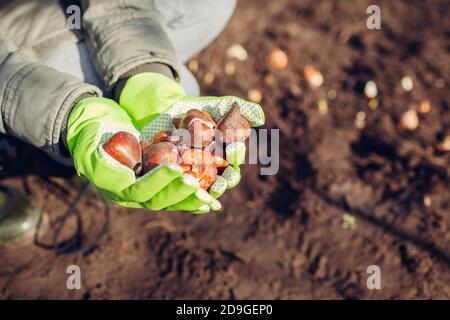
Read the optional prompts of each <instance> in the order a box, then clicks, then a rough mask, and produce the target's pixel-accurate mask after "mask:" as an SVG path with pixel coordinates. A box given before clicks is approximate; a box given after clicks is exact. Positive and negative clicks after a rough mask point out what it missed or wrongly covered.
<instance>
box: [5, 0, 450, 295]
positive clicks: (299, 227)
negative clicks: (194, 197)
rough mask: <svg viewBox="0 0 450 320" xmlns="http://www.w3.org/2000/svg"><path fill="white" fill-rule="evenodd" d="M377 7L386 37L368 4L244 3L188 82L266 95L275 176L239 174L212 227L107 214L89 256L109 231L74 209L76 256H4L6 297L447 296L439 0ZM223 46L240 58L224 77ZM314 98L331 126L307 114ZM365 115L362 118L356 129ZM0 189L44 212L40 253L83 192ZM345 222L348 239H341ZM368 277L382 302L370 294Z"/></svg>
mask: <svg viewBox="0 0 450 320" xmlns="http://www.w3.org/2000/svg"><path fill="white" fill-rule="evenodd" d="M377 2H378V4H379V5H380V6H381V9H382V30H373V31H372V30H367V29H366V26H365V21H366V18H367V14H366V8H367V6H368V5H369V4H372V3H373V1H366V0H364V1H363V0H362V1H351V2H350V1H316V0H302V1H287V0H284V1H256V0H253V1H249V0H246V1H240V2H239V5H238V8H237V12H236V14H235V16H234V17H233V18H232V20H231V22H230V24H229V25H228V27H227V28H226V30H225V31H224V33H223V34H222V35H221V36H220V37H219V39H217V40H216V41H215V42H214V43H213V44H212V45H211V46H210V47H209V48H207V49H206V50H205V51H204V52H202V53H201V54H200V55H199V56H198V57H197V59H198V61H199V63H200V68H199V70H198V72H197V76H198V77H199V79H204V76H205V74H206V73H207V72H213V73H214V74H215V80H214V82H212V83H209V84H207V83H205V82H204V81H202V87H203V88H204V93H205V94H211V95H224V94H230V93H231V94H234V95H238V96H244V97H245V96H246V94H247V91H248V90H249V89H252V88H257V89H259V90H261V91H262V92H263V101H262V105H263V106H264V109H265V111H266V114H267V124H266V127H267V128H279V129H280V130H281V134H280V154H281V163H280V171H279V173H278V174H277V175H275V176H268V177H265V176H260V175H259V174H258V170H259V168H258V167H257V166H252V165H247V166H245V167H244V168H243V170H242V171H243V179H242V182H241V183H240V185H239V186H238V187H237V188H236V189H234V190H232V191H228V192H227V193H226V195H224V196H223V197H222V203H223V206H224V208H225V209H224V210H223V212H221V213H219V214H210V215H201V216H194V215H189V214H185V213H165V212H157V213H152V212H146V211H143V210H131V209H124V208H120V207H113V208H112V210H111V225H110V229H109V232H108V235H107V236H106V237H105V238H104V239H103V240H102V241H101V243H100V245H99V247H98V248H97V249H96V250H95V251H93V252H91V253H89V254H86V255H83V254H82V253H81V252H80V251H79V250H76V249H77V248H78V247H79V244H80V243H82V244H86V243H89V242H90V241H92V239H93V237H95V235H96V234H97V233H98V231H99V229H100V228H101V226H102V223H103V221H104V216H103V215H102V210H103V204H102V202H100V201H98V199H97V198H96V196H95V193H93V192H92V191H91V192H89V196H87V197H84V198H83V200H82V202H81V203H80V205H79V206H78V209H77V211H76V213H77V214H78V216H79V217H80V220H81V221H82V236H81V238H79V239H76V240H78V241H75V243H74V250H73V252H68V253H66V254H59V255H57V254H55V253H54V252H53V251H52V250H48V249H45V248H43V247H40V246H37V245H32V244H27V243H19V244H16V245H14V246H7V247H3V248H0V261H1V263H0V298H13V299H14V298H54V299H80V298H84V299H89V298H90V299H103V298H107V299H125V298H137V299H140V298H152V299H158V298H160V299H174V298H177V299H181V298H185V299H186V298H188V299H196V298H201V299H206V298H219V299H222V298H224V299H228V298H236V299H246V298H252V299H259V298H262V299H271V298H280V299H316V298H317V299H324V298H328V299H342V298H360V299H380V298H418V299H421V298H435V299H437V298H446V299H448V298H450V287H449V283H450V272H449V271H450V250H449V242H450V232H449V226H450V223H449V212H450V192H449V190H450V181H449V174H450V172H449V165H450V153H439V152H437V151H436V149H435V147H436V145H437V144H438V143H439V142H440V140H441V139H442V138H443V137H444V136H445V135H449V134H450V110H449V95H448V87H447V85H448V83H449V82H450V58H449V54H450V52H449V51H450V47H449V45H448V43H449V37H450V20H449V19H448V16H447V15H448V12H450V7H449V2H448V1H445V0H443V1H437V0H436V1H431V0H430V1H419V0H418V1H408V2H406V1H377ZM233 43H241V44H242V45H243V46H244V47H245V48H246V49H247V51H248V53H249V58H248V60H247V61H245V62H235V63H236V66H237V68H236V74H235V75H234V76H227V75H226V74H225V73H224V71H223V70H224V66H225V63H226V62H227V61H229V60H227V58H226V56H225V51H226V49H227V48H228V47H229V46H230V45H231V44H233ZM275 46H278V47H280V48H281V49H283V50H285V51H286V53H287V54H288V56H289V66H288V68H286V69H284V70H282V71H276V70H272V69H271V68H269V67H268V66H267V65H266V63H265V62H264V57H265V55H266V53H267V52H268V51H269V50H270V49H271V48H273V47H275ZM308 64H310V65H314V66H315V67H316V68H318V69H320V70H321V71H322V73H323V75H324V78H325V83H324V85H323V86H322V87H321V88H319V89H317V90H312V89H310V88H309V86H308V84H307V83H306V81H305V80H304V78H303V69H304V67H305V66H306V65H308ZM213 66H214V68H213ZM269 74H271V75H273V83H272V84H269V83H268V82H267V81H265V80H264V79H265V77H266V76H267V75H269ZM403 75H409V76H411V77H412V79H413V80H414V84H415V87H414V90H413V91H411V92H408V93H407V92H405V91H404V90H403V89H402V88H401V86H400V79H401V77H402V76H403ZM370 79H372V80H374V81H376V83H377V85H378V88H379V96H378V100H379V106H378V107H377V108H376V109H375V110H372V109H371V108H369V106H368V101H367V99H366V98H365V96H364V94H363V93H362V88H363V85H364V83H365V82H366V81H367V80H370ZM292 84H298V85H299V87H300V92H299V91H298V90H295V89H294V90H292ZM290 88H291V89H290ZM329 90H335V91H336V92H337V97H336V98H335V99H328V98H327V92H328V91H329ZM321 98H325V99H328V105H329V110H328V113H327V114H326V115H322V114H320V113H319V110H318V108H317V101H318V100H319V99H321ZM424 99H429V100H430V103H431V111H430V112H429V113H427V114H421V115H420V126H419V128H418V129H417V130H415V131H413V132H405V131H404V130H402V129H400V128H399V126H398V121H399V118H400V117H401V115H402V113H403V112H405V111H406V110H408V109H409V108H410V107H412V106H417V105H418V104H419V103H420V102H421V101H422V100H424ZM359 111H364V112H365V113H366V115H367V119H366V126H365V128H364V129H361V130H360V129H357V128H356V127H355V124H354V122H355V115H356V114H357V112H359ZM52 167H54V166H52ZM2 184H3V185H14V186H16V187H18V188H20V189H21V190H23V191H24V192H26V193H27V194H29V195H30V196H31V197H33V198H34V199H36V201H38V202H39V203H41V204H42V205H43V206H44V207H45V209H46V211H47V212H48V216H49V227H50V228H49V230H48V231H47V233H46V234H44V235H43V238H42V239H41V241H42V242H45V241H47V242H48V241H49V239H50V240H51V237H50V236H49V234H51V232H52V231H53V230H54V229H55V227H56V226H57V221H58V217H60V216H61V214H62V212H63V211H64V210H65V209H66V208H67V206H68V204H69V203H70V201H72V200H73V198H74V197H75V195H76V190H77V187H76V186H77V185H78V186H79V184H80V183H79V180H77V179H70V180H67V179H65V178H54V177H53V178H48V177H47V178H40V177H38V176H36V175H21V176H19V177H15V178H8V179H4V180H2ZM424 199H425V200H424ZM344 214H350V215H352V216H354V217H355V219H356V228H354V229H345V228H343V227H342V220H343V215H344ZM71 220H74V221H72V223H71V225H72V227H73V225H75V219H74V218H71ZM69 227H70V226H69ZM69 231H70V230H69ZM70 264H77V265H79V266H80V267H81V272H82V290H78V291H77V290H74V291H69V290H67V289H66V277H67V274H66V272H65V271H66V268H67V266H68V265H70ZM374 264H375V265H378V266H380V268H381V274H382V289H381V290H368V289H367V287H366V279H367V276H368V275H367V273H366V269H367V267H368V266H369V265H374Z"/></svg>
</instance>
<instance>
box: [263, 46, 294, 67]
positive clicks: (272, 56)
mask: <svg viewBox="0 0 450 320" xmlns="http://www.w3.org/2000/svg"><path fill="white" fill-rule="evenodd" d="M266 60H267V63H268V64H270V65H271V66H272V67H274V68H277V69H284V68H286V67H287V65H288V61H289V60H288V57H287V55H286V53H285V52H284V51H283V50H281V49H279V48H274V49H272V50H271V51H270V52H269V54H268V55H267V57H266Z"/></svg>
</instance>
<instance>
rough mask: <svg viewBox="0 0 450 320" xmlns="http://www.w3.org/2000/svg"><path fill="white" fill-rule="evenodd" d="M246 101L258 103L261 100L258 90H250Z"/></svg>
mask: <svg viewBox="0 0 450 320" xmlns="http://www.w3.org/2000/svg"><path fill="white" fill-rule="evenodd" d="M247 98H248V100H250V101H252V102H256V103H260V102H261V100H262V93H261V91H259V90H258V89H250V90H249V91H248V93H247Z"/></svg>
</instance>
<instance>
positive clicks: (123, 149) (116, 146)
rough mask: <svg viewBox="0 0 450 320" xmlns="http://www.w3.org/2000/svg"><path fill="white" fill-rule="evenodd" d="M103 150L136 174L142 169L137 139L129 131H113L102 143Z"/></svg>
mask: <svg viewBox="0 0 450 320" xmlns="http://www.w3.org/2000/svg"><path fill="white" fill-rule="evenodd" d="M103 150H105V152H107V153H108V154H109V155H110V156H111V157H113V158H114V159H116V160H117V161H118V162H120V163H121V164H123V165H124V166H126V167H128V168H130V169H133V171H134V173H135V174H136V175H139V174H140V173H141V170H142V151H141V146H140V145H139V141H138V140H137V139H136V137H135V136H134V135H132V134H131V133H128V132H125V131H120V132H117V133H115V134H114V135H113V136H112V137H111V138H110V139H109V140H108V141H107V142H106V143H105V144H104V145H103Z"/></svg>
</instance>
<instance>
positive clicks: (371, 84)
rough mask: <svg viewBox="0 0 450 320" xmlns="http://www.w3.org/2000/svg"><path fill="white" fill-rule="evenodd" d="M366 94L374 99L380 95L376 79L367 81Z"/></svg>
mask: <svg viewBox="0 0 450 320" xmlns="http://www.w3.org/2000/svg"><path fill="white" fill-rule="evenodd" d="M364 94H365V95H366V97H367V98H369V99H373V98H375V97H376V96H377V95H378V88H377V84H376V83H375V81H367V83H366V85H365V86H364Z"/></svg>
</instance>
